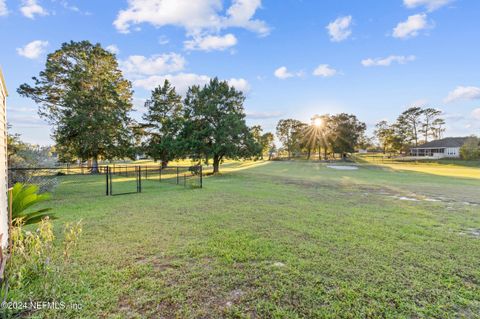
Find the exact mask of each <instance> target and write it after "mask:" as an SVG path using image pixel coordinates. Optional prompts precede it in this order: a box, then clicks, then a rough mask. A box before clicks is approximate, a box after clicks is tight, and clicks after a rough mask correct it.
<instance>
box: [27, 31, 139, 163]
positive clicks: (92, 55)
mask: <svg viewBox="0 0 480 319" xmlns="http://www.w3.org/2000/svg"><path fill="white" fill-rule="evenodd" d="M33 82H34V84H33V85H29V84H22V85H21V86H20V87H19V89H18V93H19V94H20V95H22V96H25V97H29V98H31V99H33V100H34V101H35V102H36V103H38V104H39V114H40V116H41V117H43V118H45V119H47V120H48V122H49V123H50V124H52V125H53V138H54V140H55V142H56V144H57V150H58V151H59V153H60V156H63V158H65V159H71V157H76V158H78V159H80V160H87V159H91V160H93V168H92V172H97V171H98V160H99V159H100V158H102V159H114V158H119V157H125V156H128V155H131V154H130V151H131V147H130V145H131V142H132V135H131V129H130V126H129V123H130V118H129V111H130V110H131V109H132V103H131V101H132V88H131V83H130V82H129V81H128V80H126V79H124V78H123V75H122V72H121V71H120V69H119V68H118V63H117V60H116V57H115V55H114V54H112V53H110V52H108V51H106V50H105V49H103V48H102V47H101V45H100V44H92V43H90V42H89V41H81V42H73V41H72V42H70V43H64V44H62V47H61V48H60V49H59V50H57V51H55V52H53V53H51V54H49V55H48V57H47V62H46V65H45V69H44V70H43V71H41V72H40V74H39V76H38V77H34V78H33Z"/></svg>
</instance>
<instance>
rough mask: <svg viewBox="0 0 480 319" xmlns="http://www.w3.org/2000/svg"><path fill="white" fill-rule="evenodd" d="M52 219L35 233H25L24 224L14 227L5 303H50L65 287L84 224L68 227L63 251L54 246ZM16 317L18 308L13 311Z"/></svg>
mask: <svg viewBox="0 0 480 319" xmlns="http://www.w3.org/2000/svg"><path fill="white" fill-rule="evenodd" d="M53 230H54V229H53V225H52V222H51V220H50V219H49V218H48V217H47V218H44V219H42V220H41V221H40V223H39V224H38V228H37V229H36V230H35V231H33V232H32V231H25V230H24V225H22V224H19V225H17V226H15V227H13V228H12V231H11V236H12V237H11V239H12V249H11V253H10V258H9V259H8V261H7V265H6V270H5V274H4V281H3V282H2V296H1V297H2V301H7V302H8V301H13V302H26V301H28V300H32V298H33V300H35V299H37V300H42V299H44V300H50V299H52V298H53V297H55V293H56V291H58V289H59V285H60V284H61V279H62V276H61V273H62V272H63V271H64V268H65V267H67V266H68V264H69V257H70V256H71V254H72V251H73V249H74V248H75V247H76V246H77V243H78V240H79V238H80V234H81V233H82V224H81V221H79V222H77V223H73V224H66V225H65V227H64V240H63V251H62V250H61V249H58V248H59V247H58V246H56V245H54V239H55V236H54V232H53ZM8 311H11V313H9V314H7V315H10V316H14V315H15V313H16V312H18V311H22V310H18V309H10V310H8Z"/></svg>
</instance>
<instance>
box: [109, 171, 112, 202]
mask: <svg viewBox="0 0 480 319" xmlns="http://www.w3.org/2000/svg"><path fill="white" fill-rule="evenodd" d="M108 179H109V180H110V181H109V185H110V187H109V191H110V196H112V171H111V170H108Z"/></svg>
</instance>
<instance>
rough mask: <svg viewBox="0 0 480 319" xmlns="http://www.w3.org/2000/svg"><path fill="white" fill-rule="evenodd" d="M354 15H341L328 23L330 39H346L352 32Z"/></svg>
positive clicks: (334, 40)
mask: <svg viewBox="0 0 480 319" xmlns="http://www.w3.org/2000/svg"><path fill="white" fill-rule="evenodd" d="M351 25H352V16H345V17H339V18H337V19H336V20H335V21H333V22H330V23H329V24H328V25H327V30H328V34H330V40H331V41H333V42H340V41H343V40H346V39H347V38H348V37H349V36H350V35H351V34H352V29H351Z"/></svg>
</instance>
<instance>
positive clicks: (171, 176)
mask: <svg viewBox="0 0 480 319" xmlns="http://www.w3.org/2000/svg"><path fill="white" fill-rule="evenodd" d="M8 173H9V174H8V181H9V187H11V186H13V184H15V183H16V182H21V183H27V184H36V185H38V186H39V187H40V191H42V192H43V191H52V190H54V189H55V191H58V192H64V193H75V194H79V193H89V194H92V193H95V194H104V195H120V194H129V193H140V192H142V190H145V191H152V190H155V189H156V188H158V185H161V184H174V185H180V186H184V187H188V188H202V187H203V169H202V166H168V167H161V166H160V165H113V164H112V165H101V166H99V167H98V168H97V169H94V168H93V167H88V166H63V167H28V168H25V167H21V168H9V170H8ZM58 185H61V186H62V187H57V186H58ZM142 186H145V187H142Z"/></svg>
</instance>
